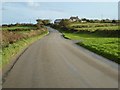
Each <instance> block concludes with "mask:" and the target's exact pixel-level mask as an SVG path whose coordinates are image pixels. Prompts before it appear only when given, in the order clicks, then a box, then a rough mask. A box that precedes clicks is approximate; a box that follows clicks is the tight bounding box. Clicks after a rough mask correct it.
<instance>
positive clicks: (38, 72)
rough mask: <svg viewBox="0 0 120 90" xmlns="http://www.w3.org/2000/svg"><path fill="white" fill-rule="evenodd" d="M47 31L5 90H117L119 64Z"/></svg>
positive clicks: (21, 60)
mask: <svg viewBox="0 0 120 90" xmlns="http://www.w3.org/2000/svg"><path fill="white" fill-rule="evenodd" d="M48 29H49V31H50V34H49V35H47V36H45V37H44V38H42V39H41V40H38V41H37V42H35V43H34V44H32V45H31V46H30V47H29V48H28V49H27V50H26V51H25V52H24V53H23V54H22V55H21V56H20V58H19V59H18V61H17V62H16V64H15V65H14V67H13V69H12V70H11V71H10V72H9V74H8V76H7V78H6V81H5V82H4V84H3V88H118V65H117V64H115V63H113V62H110V61H108V60H106V59H104V58H102V57H100V56H98V55H95V54H94V53H92V52H89V51H87V50H86V49H84V48H82V47H79V46H77V45H75V44H74V43H73V42H72V41H70V40H67V39H64V38H63V37H62V36H61V33H59V32H58V31H57V30H54V29H52V28H50V27H48Z"/></svg>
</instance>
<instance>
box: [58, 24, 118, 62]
mask: <svg viewBox="0 0 120 90" xmlns="http://www.w3.org/2000/svg"><path fill="white" fill-rule="evenodd" d="M119 31H120V30H119V27H118V25H117V24H113V23H71V24H69V25H67V28H65V29H64V28H60V32H62V33H63V34H64V37H66V38H69V39H72V40H79V42H78V43H77V44H78V45H80V46H82V47H85V48H87V49H89V50H90V51H93V52H95V53H97V54H99V55H101V56H103V57H106V58H108V59H109V60H111V61H114V62H116V63H119V64H120V51H119V50H118V49H119V47H118V44H120V41H119V38H118V37H119V35H118V33H119Z"/></svg>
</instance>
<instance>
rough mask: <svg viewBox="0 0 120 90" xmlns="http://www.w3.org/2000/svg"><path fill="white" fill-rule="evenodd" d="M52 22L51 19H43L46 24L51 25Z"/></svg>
mask: <svg viewBox="0 0 120 90" xmlns="http://www.w3.org/2000/svg"><path fill="white" fill-rule="evenodd" d="M50 22H51V21H50V20H49V19H45V20H42V23H43V24H44V25H49V24H50Z"/></svg>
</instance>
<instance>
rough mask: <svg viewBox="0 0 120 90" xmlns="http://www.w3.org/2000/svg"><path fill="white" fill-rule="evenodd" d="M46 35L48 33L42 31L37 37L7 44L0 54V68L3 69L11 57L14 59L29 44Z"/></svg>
mask: <svg viewBox="0 0 120 90" xmlns="http://www.w3.org/2000/svg"><path fill="white" fill-rule="evenodd" d="M46 34H48V31H44V32H43V33H42V34H40V35H37V36H33V37H30V38H27V39H22V40H19V41H17V42H15V43H13V44H9V46H8V47H5V48H3V49H2V50H1V51H2V52H0V53H2V54H0V55H1V56H2V60H1V63H0V68H1V67H2V68H3V67H4V66H5V65H7V64H8V63H9V62H10V59H11V58H12V57H14V56H15V55H16V54H17V53H19V52H20V51H22V50H23V49H24V48H25V47H27V46H29V45H30V44H31V43H33V42H35V41H37V40H38V39H40V38H42V37H43V36H45V35H46Z"/></svg>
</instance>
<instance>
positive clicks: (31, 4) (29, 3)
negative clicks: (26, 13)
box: [27, 0, 39, 7]
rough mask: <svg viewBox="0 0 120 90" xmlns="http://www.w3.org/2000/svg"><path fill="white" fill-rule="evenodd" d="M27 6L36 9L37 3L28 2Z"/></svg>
mask: <svg viewBox="0 0 120 90" xmlns="http://www.w3.org/2000/svg"><path fill="white" fill-rule="evenodd" d="M27 5H28V6H30V7H38V6H39V3H37V2H34V1H33V0H28V1H27Z"/></svg>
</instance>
